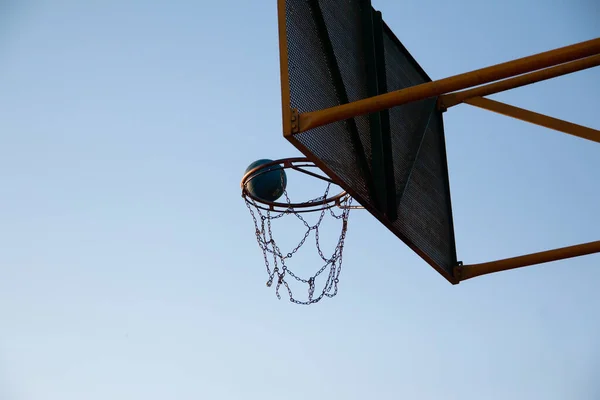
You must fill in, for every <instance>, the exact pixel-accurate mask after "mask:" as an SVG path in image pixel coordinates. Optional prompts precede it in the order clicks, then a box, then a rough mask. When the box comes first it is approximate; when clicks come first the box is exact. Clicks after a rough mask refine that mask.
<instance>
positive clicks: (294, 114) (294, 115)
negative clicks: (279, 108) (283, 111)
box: [290, 108, 300, 135]
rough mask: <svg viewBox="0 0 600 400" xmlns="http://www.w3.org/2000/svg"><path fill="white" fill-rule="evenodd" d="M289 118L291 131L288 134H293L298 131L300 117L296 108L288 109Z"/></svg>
mask: <svg viewBox="0 0 600 400" xmlns="http://www.w3.org/2000/svg"><path fill="white" fill-rule="evenodd" d="M290 120H291V124H290V126H291V127H292V131H291V132H290V134H291V135H295V134H297V133H300V117H299V115H298V109H297V108H292V109H291V110H290Z"/></svg>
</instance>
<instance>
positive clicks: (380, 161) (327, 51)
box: [278, 0, 458, 283]
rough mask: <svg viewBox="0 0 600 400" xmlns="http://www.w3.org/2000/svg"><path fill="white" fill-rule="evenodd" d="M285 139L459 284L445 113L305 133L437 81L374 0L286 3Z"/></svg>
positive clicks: (379, 116)
mask: <svg viewBox="0 0 600 400" xmlns="http://www.w3.org/2000/svg"><path fill="white" fill-rule="evenodd" d="M278 11H279V14H278V15H279V40H280V61H281V86H282V105H283V126H284V136H285V137H286V138H287V139H288V140H289V141H290V142H291V143H292V144H293V145H294V146H295V147H296V148H297V149H299V150H300V151H301V152H302V153H303V154H304V155H305V156H306V157H307V158H308V159H310V160H311V161H312V162H314V163H315V164H316V165H318V166H319V168H320V169H321V170H323V172H325V173H326V174H327V175H328V176H329V177H330V178H331V179H332V180H333V181H335V182H336V183H337V184H338V185H339V186H341V187H342V188H343V189H344V190H345V191H347V192H348V193H349V194H350V195H351V196H352V197H353V198H354V199H355V200H356V201H357V202H358V203H360V204H361V205H362V206H363V207H364V208H365V209H366V210H368V211H369V212H370V213H371V214H372V215H373V216H374V217H375V218H377V219H378V220H379V221H380V222H381V223H382V224H383V225H385V226H386V227H387V228H388V229H389V230H390V231H391V232H392V233H394V234H395V235H396V236H397V237H398V238H399V239H400V240H402V241H403V242H404V243H405V244H406V245H408V246H409V247H410V248H411V249H412V250H414V251H415V252H416V253H417V254H418V255H419V256H420V257H422V258H423V259H424V260H425V261H426V262H427V263H429V264H430V265H431V266H432V267H433V268H435V269H436V270H437V271H438V272H439V273H440V274H441V275H442V276H444V277H445V278H446V279H447V280H448V281H450V282H451V283H458V279H456V277H455V276H454V272H453V271H454V267H455V266H456V265H457V264H458V262H457V256H456V246H455V239H454V228H453V220H452V206H451V199H450V187H449V181H448V166H447V160H446V146H445V137H444V126H443V120H442V112H441V111H440V110H438V108H437V107H436V103H437V98H436V97H432V98H427V99H425V100H420V101H416V102H411V103H408V104H405V105H402V106H397V107H392V108H389V109H385V110H383V111H379V112H376V113H372V114H368V115H362V116H357V117H354V118H350V119H347V120H345V121H340V122H333V123H329V124H326V125H323V126H320V127H317V128H314V129H309V130H306V131H302V132H300V130H299V129H298V125H297V121H298V120H299V115H300V114H302V113H307V112H311V111H316V110H323V109H326V108H329V107H334V106H338V105H341V104H347V103H351V102H354V101H357V100H361V99H366V98H369V97H372V96H376V95H379V94H383V93H388V92H391V91H396V90H400V89H404V88H408V87H412V86H416V85H420V84H423V83H426V82H431V79H430V78H429V77H428V76H427V74H426V73H425V71H423V69H422V68H421V67H420V66H419V64H418V63H417V62H416V61H415V60H414V58H413V57H412V56H411V55H410V53H409V52H408V51H407V49H406V48H405V47H404V46H403V45H402V43H401V42H400V41H399V40H398V38H397V37H396V36H395V35H394V33H393V32H392V31H391V30H390V28H389V27H388V26H387V25H386V23H385V22H384V21H383V20H382V18H381V13H380V12H378V11H376V10H374V9H373V8H372V6H371V3H370V1H368V0H321V1H319V0H278Z"/></svg>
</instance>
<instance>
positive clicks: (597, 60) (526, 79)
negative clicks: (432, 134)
mask: <svg viewBox="0 0 600 400" xmlns="http://www.w3.org/2000/svg"><path fill="white" fill-rule="evenodd" d="M598 65H600V55H597V56H592V57H586V58H582V59H580V60H576V61H571V62H568V63H564V64H560V65H557V66H556V67H551V68H546V69H542V70H539V71H535V72H531V73H528V74H525V75H520V76H517V77H514V78H509V79H505V80H503V81H500V82H494V83H490V84H489V85H485V86H479V87H476V88H473V89H469V90H464V91H462V92H456V93H449V94H445V95H443V96H441V97H440V99H439V101H438V105H439V106H438V107H439V108H444V109H447V108H450V107H453V106H455V105H458V104H461V103H463V102H464V101H465V100H466V99H470V98H472V97H484V96H489V95H491V94H494V93H499V92H503V91H505V90H510V89H514V88H517V87H521V86H525V85H529V84H532V83H536V82H540V81H544V80H547V79H552V78H556V77H558V76H561V75H566V74H570V73H573V72H577V71H581V70H584V69H587V68H592V67H596V66H598Z"/></svg>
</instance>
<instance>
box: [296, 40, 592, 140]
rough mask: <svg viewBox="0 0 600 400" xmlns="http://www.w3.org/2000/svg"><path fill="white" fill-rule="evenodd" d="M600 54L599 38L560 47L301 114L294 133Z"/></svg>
mask: <svg viewBox="0 0 600 400" xmlns="http://www.w3.org/2000/svg"><path fill="white" fill-rule="evenodd" d="M597 54H600V38H597V39H592V40H588V41H585V42H581V43H578V44H574V45H570V46H566V47H561V48H558V49H554V50H550V51H546V52H543V53H539V54H536V55H532V56H528V57H524V58H519V59H516V60H513V61H508V62H505V63H501V64H497V65H493V66H490V67H486V68H482V69H478V70H475V71H471V72H466V73H463V74H459V75H454V76H451V77H448V78H444V79H440V80H437V81H433V82H427V83H423V84H421V85H417V86H412V87H409V88H406V89H401V90H397V91H393V92H389V93H385V94H381V95H377V96H373V97H369V98H366V99H362V100H357V101H354V102H351V103H346V104H342V105H339V106H335V107H330V108H326V109H323V110H318V111H312V112H307V113H302V114H300V115H299V121H298V122H299V123H298V126H297V128H296V130H294V132H293V133H294V134H295V133H299V132H303V131H307V130H309V129H313V128H317V127H319V126H323V125H327V124H330V123H333V122H337V121H343V120H346V119H349V118H353V117H356V116H359V115H365V114H370V113H374V112H378V111H382V110H385V109H388V108H392V107H396V106H399V105H402V104H406V103H410V102H413V101H419V100H423V99H427V98H430V97H434V96H440V95H443V94H446V93H449V92H454V91H457V90H463V89H467V88H470V87H473V86H477V85H482V84H486V83H490V82H494V81H497V80H500V79H505V78H510V77H513V76H517V75H521V74H525V73H528V72H532V71H536V70H539V69H542V68H548V67H552V66H555V65H558V64H563V63H566V62H569V61H574V60H578V59H580V58H585V57H589V56H593V55H597Z"/></svg>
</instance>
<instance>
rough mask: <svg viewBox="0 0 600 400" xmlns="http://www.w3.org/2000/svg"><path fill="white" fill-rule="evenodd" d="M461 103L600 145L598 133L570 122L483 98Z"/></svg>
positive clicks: (599, 134)
mask: <svg viewBox="0 0 600 400" xmlns="http://www.w3.org/2000/svg"><path fill="white" fill-rule="evenodd" d="M463 101H464V102H465V103H467V104H470V105H472V106H475V107H479V108H483V109H485V110H489V111H493V112H496V113H498V114H502V115H506V116H509V117H513V118H516V119H520V120H521V121H525V122H530V123H532V124H536V125H540V126H543V127H546V128H549V129H554V130H556V131H559V132H563V133H568V134H569V135H573V136H577V137H580V138H583V139H587V140H591V141H593V142H597V143H600V131H598V130H596V129H592V128H588V127H585V126H581V125H577V124H573V123H571V122H567V121H563V120H561V119H557V118H553V117H549V116H547V115H544V114H539V113H536V112H533V111H529V110H525V109H523V108H519V107H515V106H511V105H509V104H506V103H501V102H499V101H496V100H491V99H486V98H483V97H473V98H472V99H466V100H463Z"/></svg>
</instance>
